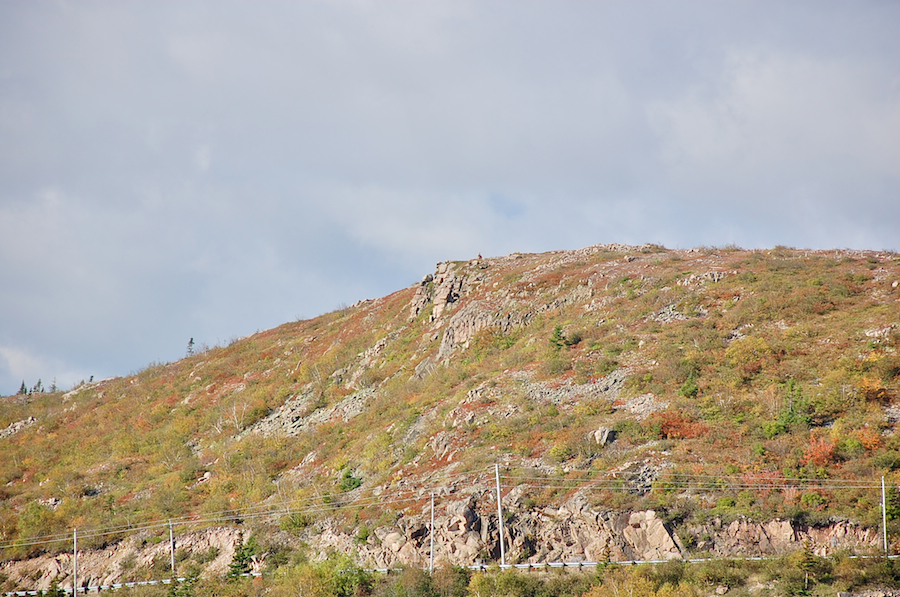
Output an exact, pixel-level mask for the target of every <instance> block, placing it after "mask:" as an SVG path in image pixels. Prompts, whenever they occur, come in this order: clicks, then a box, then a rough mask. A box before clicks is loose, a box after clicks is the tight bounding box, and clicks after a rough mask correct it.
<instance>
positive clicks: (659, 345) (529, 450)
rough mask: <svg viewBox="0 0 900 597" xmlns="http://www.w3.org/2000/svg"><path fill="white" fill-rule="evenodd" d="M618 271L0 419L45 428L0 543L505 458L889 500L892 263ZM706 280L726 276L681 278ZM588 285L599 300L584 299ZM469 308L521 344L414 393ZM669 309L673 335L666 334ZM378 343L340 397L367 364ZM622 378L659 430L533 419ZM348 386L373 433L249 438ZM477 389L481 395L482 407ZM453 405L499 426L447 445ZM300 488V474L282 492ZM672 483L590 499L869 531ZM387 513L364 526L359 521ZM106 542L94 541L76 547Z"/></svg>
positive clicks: (372, 323) (627, 393)
mask: <svg viewBox="0 0 900 597" xmlns="http://www.w3.org/2000/svg"><path fill="white" fill-rule="evenodd" d="M625 257H626V253H625V252H616V251H598V252H593V253H591V252H583V253H582V254H573V253H561V252H559V253H550V254H543V255H528V256H522V257H521V258H520V259H498V260H486V261H484V262H482V263H481V265H483V264H487V265H488V267H486V268H482V267H481V265H479V264H476V263H474V262H473V263H471V264H469V263H459V264H457V269H458V270H459V271H461V272H466V273H468V275H469V283H467V286H466V287H465V288H464V292H463V296H462V299H461V300H460V301H459V303H458V304H457V305H455V308H453V309H452V310H451V311H449V312H448V313H446V314H445V315H443V317H442V319H441V321H443V322H444V324H443V325H442V327H440V328H435V326H434V325H433V324H432V323H430V322H429V321H428V318H429V315H430V313H431V306H428V307H426V309H425V310H424V312H422V313H420V314H419V316H418V317H417V319H416V320H415V321H410V320H409V319H408V316H409V304H410V301H411V300H412V298H413V295H414V292H415V288H408V289H404V290H401V291H398V292H396V293H394V294H392V295H390V296H387V297H385V298H382V299H377V300H375V301H369V302H366V303H363V304H361V305H358V306H355V307H352V308H348V309H344V310H341V311H337V312H334V313H329V314H326V315H322V316H320V317H317V318H315V319H312V320H308V321H299V322H295V323H290V324H285V325H283V326H280V327H278V328H275V329H273V330H269V331H266V332H261V333H258V334H255V335H253V336H250V337H248V338H244V339H241V340H238V341H236V342H233V343H232V344H231V345H229V346H226V347H216V348H213V349H210V350H209V351H206V352H203V353H202V354H197V355H194V356H191V357H189V358H186V359H183V360H181V361H178V362H175V363H170V364H159V365H151V366H150V367H148V368H147V369H145V370H144V371H142V372H140V373H138V374H136V375H133V376H129V377H124V378H116V379H112V380H107V381H103V382H99V383H94V384H89V385H85V386H82V387H80V388H77V389H76V390H74V391H72V392H69V393H67V394H61V393H56V394H35V395H31V396H28V397H27V399H26V398H23V397H9V398H4V399H2V401H0V429H3V428H5V427H6V426H7V425H9V424H10V423H13V422H16V421H21V420H23V419H26V418H27V417H29V416H34V417H35V418H36V420H37V422H36V423H35V424H34V425H32V426H30V427H28V428H26V429H24V430H23V431H20V432H19V433H17V434H15V435H13V436H12V437H10V438H7V439H2V440H0V454H2V457H0V543H4V544H5V543H9V542H11V541H14V540H16V539H27V538H29V537H36V536H46V535H52V534H55V533H66V532H68V531H69V530H70V529H71V528H72V527H75V526H78V527H79V528H88V527H101V526H102V527H110V526H114V525H119V524H121V525H132V524H135V523H137V522H141V521H147V520H165V519H167V518H172V517H180V516H185V515H189V514H203V513H216V512H222V511H228V510H233V509H237V508H242V507H247V506H251V505H253V504H256V503H259V502H261V501H263V500H266V499H270V500H278V501H281V500H295V501H298V503H299V500H302V499H307V498H316V499H320V500H321V499H323V498H324V500H325V501H328V499H329V498H328V496H329V494H336V493H338V492H340V491H341V490H342V489H347V488H349V487H350V485H347V481H346V480H345V477H346V478H350V479H351V480H352V479H354V478H358V479H361V480H362V481H363V483H364V484H363V488H364V489H372V488H374V487H376V486H379V485H387V484H390V483H391V482H396V480H397V478H398V476H399V474H400V472H401V471H402V474H403V478H404V479H420V480H429V481H431V482H439V481H440V480H441V479H442V478H444V477H443V476H442V475H446V474H447V473H448V472H449V471H451V470H452V471H454V472H456V473H459V472H460V471H465V470H475V469H479V468H481V467H484V466H485V465H486V464H489V463H493V462H494V461H496V460H497V459H498V453H499V454H500V456H499V458H500V459H501V460H504V461H506V462H511V463H513V462H515V463H521V462H535V461H534V460H530V459H540V462H542V463H544V464H546V465H548V466H556V467H557V468H558V471H557V472H558V474H559V475H561V476H566V475H569V476H577V475H583V474H585V473H591V472H602V471H605V470H609V469H611V468H614V467H617V466H619V465H621V464H623V463H625V462H629V461H634V460H640V459H641V458H645V459H647V458H649V459H653V458H655V459H656V460H665V461H667V462H669V463H672V464H673V466H672V468H670V469H667V471H668V473H669V474H672V473H678V472H683V473H690V474H695V475H696V474H709V475H716V476H731V477H744V478H748V479H753V478H757V477H758V476H759V475H763V474H765V475H772V474H777V475H783V476H784V477H787V478H792V477H804V478H808V477H822V478H827V477H838V478H861V479H869V480H871V479H877V478H878V477H880V476H881V475H887V477H888V479H889V482H890V483H893V484H895V485H896V484H898V483H900V476H898V475H897V473H896V472H895V471H896V469H898V468H900V436H897V435H895V434H894V426H893V424H892V423H890V422H889V421H888V420H886V418H885V406H887V405H889V404H890V402H891V401H892V400H900V393H898V388H900V356H898V353H897V349H898V347H900V328H896V327H895V328H894V329H893V330H889V331H887V332H885V333H883V334H881V335H873V333H872V332H873V331H875V330H884V329H886V328H887V327H888V326H890V325H894V326H897V325H898V324H900V321H898V319H900V318H898V314H900V308H898V299H900V289H898V288H893V287H892V286H891V284H892V282H894V281H897V280H900V260H898V258H897V257H896V255H892V254H884V253H847V252H843V253H842V252H834V251H832V252H805V251H796V250H791V249H784V248H776V249H774V250H771V251H743V250H737V249H722V250H718V251H715V250H701V251H692V252H686V251H666V250H663V249H658V248H647V249H645V250H644V252H638V251H636V250H631V251H630V252H629V253H628V258H625ZM710 271H721V272H727V275H726V276H725V278H724V279H722V280H719V281H717V282H713V281H710V280H708V279H703V278H700V279H696V278H694V279H692V278H691V276H692V275H694V276H702V275H703V274H706V273H707V272H710ZM476 277H481V278H482V280H480V281H475V278H476ZM585 287H590V289H591V292H592V294H593V296H589V297H588V298H586V299H585V298H584V294H583V293H582V294H578V289H579V288H582V289H583V288H585ZM565 297H580V298H573V299H571V300H569V301H565V300H560V299H562V298H565ZM473 300H481V301H484V304H486V305H487V304H490V305H493V306H494V307H495V309H496V310H497V311H498V312H515V313H517V314H519V315H527V317H526V319H527V321H528V324H527V325H525V326H522V327H516V328H513V329H512V330H511V331H509V332H507V333H501V332H499V331H497V330H496V329H494V330H491V329H486V330H482V331H481V332H480V333H479V334H477V335H476V336H475V337H474V338H472V339H471V341H470V342H469V346H468V347H460V348H458V349H457V350H456V351H455V352H454V353H453V354H452V356H451V357H450V359H449V360H448V362H447V363H445V364H443V365H438V366H437V367H436V368H435V369H434V370H433V371H432V373H431V374H430V375H426V376H424V378H423V379H417V378H415V377H414V376H413V371H414V369H415V367H416V365H417V364H419V363H420V362H422V360H423V359H426V358H429V357H433V356H434V355H435V354H436V353H437V350H438V347H439V345H440V343H441V336H440V334H441V333H443V331H444V329H446V326H447V324H446V321H447V320H448V319H449V318H450V317H451V316H452V315H453V313H455V312H457V311H458V310H460V309H462V308H464V307H465V306H466V305H467V304H470V303H471V301H473ZM671 305H674V307H671V309H670V311H665V309H666V308H667V307H669V306H671ZM672 309H674V311H677V313H678V314H680V316H681V317H683V318H675V319H674V320H672V317H669V318H668V320H667V319H666V317H665V314H666V313H669V315H671V313H672V311H671V310H672ZM660 313H662V315H660ZM557 329H558V331H557ZM866 332H869V335H867V334H866ZM383 338H388V339H389V341H388V342H387V343H386V344H385V346H384V348H383V350H382V351H381V352H380V354H377V355H376V357H375V358H374V359H373V361H372V363H371V364H370V365H371V366H370V367H369V368H368V369H366V370H365V371H364V372H363V373H362V375H360V376H359V378H358V379H357V381H356V383H355V384H354V385H353V386H349V387H348V385H347V380H348V379H349V378H350V376H351V375H352V373H353V371H354V370H355V369H356V367H357V366H358V364H359V362H360V355H361V353H364V352H365V351H366V350H367V349H369V348H371V347H373V346H375V345H376V343H377V342H378V341H379V340H381V339H383ZM554 339H555V340H556V342H555V344H556V345H557V346H554V342H553V340H554ZM614 370H622V371H625V372H626V373H627V374H628V377H627V382H626V387H625V390H624V393H623V395H622V396H621V400H622V401H624V400H627V399H629V398H631V397H634V396H638V395H641V394H645V393H652V394H654V395H655V396H656V397H658V398H659V399H661V400H663V401H665V402H667V403H668V408H667V409H666V410H665V411H663V412H660V413H655V414H653V415H651V416H650V417H648V418H646V419H643V420H637V419H636V418H635V417H634V416H633V415H631V414H629V413H628V412H627V411H626V410H623V409H621V408H616V407H617V406H620V404H616V405H610V404H608V403H606V402H603V401H597V402H591V401H587V400H586V401H582V402H577V403H572V404H561V405H555V404H550V403H546V402H540V401H536V400H534V399H532V398H531V397H529V393H528V388H529V387H530V386H529V384H536V383H539V384H543V385H542V387H546V388H551V389H552V388H553V387H562V386H565V385H566V384H583V383H589V382H591V381H595V380H598V379H601V378H602V377H603V376H604V375H606V374H608V373H609V372H611V371H614ZM360 388H372V389H376V388H377V390H378V391H377V392H376V394H375V397H374V398H373V399H372V401H371V402H369V403H368V405H367V410H366V412H365V414H364V416H361V417H357V418H354V419H351V420H350V421H348V422H341V423H337V422H333V423H325V424H323V425H320V426H319V427H318V428H316V429H314V430H311V431H307V432H304V433H301V434H299V435H298V436H296V437H284V436H279V435H274V436H269V437H265V436H263V435H260V434H254V433H241V432H242V431H245V430H246V429H248V428H249V427H250V426H251V425H253V424H254V423H256V422H257V421H259V420H260V419H262V418H264V417H265V416H266V415H267V414H269V413H270V412H271V411H273V410H275V409H277V408H279V407H280V406H281V405H283V404H284V402H285V401H286V400H288V399H289V398H291V397H295V396H305V397H307V398H309V400H310V402H309V405H310V406H309V410H310V411H314V410H316V409H321V408H326V407H328V406H331V405H334V404H336V403H338V402H340V401H341V400H342V399H344V398H345V397H346V396H348V395H350V394H352V393H353V392H355V391H357V390H359V389H360ZM477 388H484V389H485V391H484V392H482V393H481V394H476V395H475V398H474V399H472V398H471V396H472V394H470V391H471V390H473V389H477ZM479 396H480V398H479ZM464 401H465V404H462V403H463V402H464ZM461 404H462V409H463V410H471V411H474V412H476V413H478V414H483V413H496V412H502V413H504V415H505V416H504V418H503V419H502V420H500V419H497V418H495V417H483V418H482V419H477V421H478V423H477V424H472V425H468V426H463V427H458V428H454V429H451V428H450V427H449V426H448V424H447V420H448V419H447V414H448V413H450V412H451V411H452V410H453V409H454V408H457V407H460V405H461ZM599 425H605V426H609V427H612V428H614V429H616V430H617V431H618V439H617V440H616V442H615V444H614V446H615V448H614V449H605V450H600V449H598V448H597V447H596V446H594V445H593V444H591V442H589V441H587V440H586V439H585V438H586V436H587V434H588V433H589V432H590V431H592V430H593V429H596V428H597V427H598V426H599ZM442 431H445V432H447V433H448V434H449V435H450V436H451V438H452V441H455V442H457V443H458V444H460V445H464V446H465V447H466V450H465V451H464V452H461V453H460V454H459V455H458V456H457V457H456V459H455V461H454V462H453V463H450V462H447V461H440V460H438V459H437V458H436V457H435V454H434V453H433V452H432V450H431V448H430V447H428V446H429V441H430V440H431V439H432V438H433V437H434V435H435V434H437V433H439V432H442ZM292 469H293V470H294V471H295V472H297V473H298V474H293V475H283V473H284V472H285V471H288V470H292ZM207 472H210V473H212V475H211V476H210V477H209V479H208V480H205V481H201V479H203V478H204V474H205V473H207ZM754 476H756V477H754ZM664 481H665V479H664V478H663V479H662V480H661V481H660V482H659V483H658V484H657V487H656V488H655V489H654V490H653V491H652V492H650V493H648V494H646V495H635V494H631V493H628V492H615V491H613V492H609V493H604V494H599V495H598V496H597V499H598V500H602V501H603V502H604V503H605V504H607V505H614V506H617V507H622V508H628V507H645V506H651V507H655V508H657V509H659V510H660V511H663V512H665V513H666V514H667V516H668V517H669V518H670V519H671V520H673V521H676V522H688V521H692V520H698V519H700V518H702V517H704V516H707V515H709V514H710V513H714V514H718V515H721V516H725V517H730V516H737V515H747V516H750V517H753V518H757V519H767V518H770V517H773V516H805V517H807V518H810V519H812V520H816V519H825V518H827V517H830V516H838V517H846V518H850V519H852V520H856V521H860V522H863V523H865V524H872V525H874V524H877V522H878V515H879V514H878V510H877V508H876V507H875V506H876V503H875V497H874V496H873V495H870V494H871V491H862V490H861V491H853V490H850V491H841V492H830V491H826V490H817V491H811V492H808V493H796V494H794V493H791V492H784V491H772V492H753V493H750V492H747V491H740V490H729V489H727V488H725V489H721V488H710V491H708V492H706V493H704V492H700V493H699V495H697V496H695V497H693V498H690V499H688V498H685V497H684V496H682V495H681V494H680V492H677V491H673V490H671V488H670V489H667V487H666V485H665V483H664ZM559 497H560V496H557V495H553V494H541V495H535V496H534V499H535V500H537V501H541V500H546V501H552V500H555V499H558V498H559ZM381 514H382V513H381V512H380V511H379V510H377V509H373V508H369V509H366V510H365V511H361V512H360V511H358V512H357V513H356V517H357V519H359V518H360V516H361V517H362V519H366V518H368V517H371V518H377V517H379V516H380V515H381ZM114 538H115V536H114V535H113V536H106V537H102V538H101V537H97V538H94V539H86V542H87V543H88V544H87V545H85V547H89V546H90V543H91V542H93V543H94V544H99V543H101V542H106V541H109V540H111V539H114ZM61 546H62V543H60V544H58V545H56V544H49V545H37V546H28V547H16V548H9V549H6V550H5V551H4V554H3V555H4V557H21V556H23V555H26V554H28V553H35V552H38V551H41V550H45V549H51V550H52V549H54V548H56V547H61Z"/></svg>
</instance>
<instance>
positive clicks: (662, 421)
mask: <svg viewBox="0 0 900 597" xmlns="http://www.w3.org/2000/svg"><path fill="white" fill-rule="evenodd" d="M654 418H655V419H656V422H657V423H659V433H660V435H661V436H662V437H663V438H664V439H691V438H695V437H700V436H701V435H705V434H706V432H707V431H709V427H707V426H706V425H704V424H703V423H700V422H699V421H694V420H693V419H690V418H688V417H687V416H685V415H684V414H682V413H680V412H671V411H670V412H664V413H660V414H658V415H656V416H655V417H654Z"/></svg>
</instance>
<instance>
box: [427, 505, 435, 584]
mask: <svg viewBox="0 0 900 597" xmlns="http://www.w3.org/2000/svg"><path fill="white" fill-rule="evenodd" d="M428 537H429V538H430V539H431V550H430V551H431V556H430V558H429V562H428V573H429V574H434V492H431V530H430V531H429V532H428Z"/></svg>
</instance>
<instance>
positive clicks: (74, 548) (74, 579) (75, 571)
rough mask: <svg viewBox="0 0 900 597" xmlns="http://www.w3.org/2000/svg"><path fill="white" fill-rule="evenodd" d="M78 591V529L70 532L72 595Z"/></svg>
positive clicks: (73, 596)
mask: <svg viewBox="0 0 900 597" xmlns="http://www.w3.org/2000/svg"><path fill="white" fill-rule="evenodd" d="M77 593H78V529H77V528H76V529H75V531H74V532H73V533H72V597H75V595H76V594H77Z"/></svg>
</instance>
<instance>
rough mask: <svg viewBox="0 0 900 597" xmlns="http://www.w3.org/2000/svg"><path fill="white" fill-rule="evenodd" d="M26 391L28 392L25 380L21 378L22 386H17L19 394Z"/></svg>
mask: <svg viewBox="0 0 900 597" xmlns="http://www.w3.org/2000/svg"><path fill="white" fill-rule="evenodd" d="M27 393H28V386H26V385H25V380H24V379H23V380H22V387H20V388H19V395H20V396H21V395H23V394H27Z"/></svg>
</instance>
